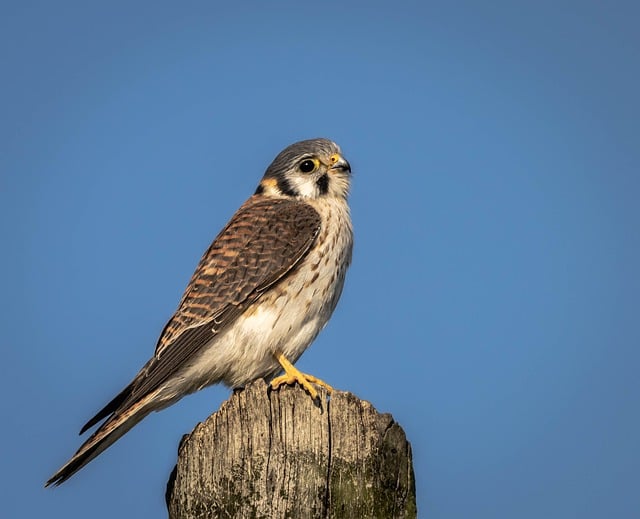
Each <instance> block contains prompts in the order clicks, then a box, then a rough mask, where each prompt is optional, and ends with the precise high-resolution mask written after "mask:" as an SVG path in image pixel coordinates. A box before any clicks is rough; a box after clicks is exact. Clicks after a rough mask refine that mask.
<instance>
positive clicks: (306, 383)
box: [270, 353, 333, 400]
mask: <svg viewBox="0 0 640 519" xmlns="http://www.w3.org/2000/svg"><path fill="white" fill-rule="evenodd" d="M274 356H275V358H276V359H277V361H278V362H279V363H280V365H281V366H282V367H283V369H284V371H285V374H284V375H280V376H279V377H276V378H274V379H273V380H272V381H271V384H270V385H271V389H278V388H279V387H280V386H281V385H282V384H289V385H291V384H295V383H296V382H297V383H298V384H300V385H301V386H302V387H303V388H304V389H305V390H306V391H307V393H309V394H310V395H311V398H313V399H314V400H317V398H318V392H317V391H316V388H315V387H313V386H312V385H311V384H316V385H318V386H322V387H323V388H325V389H326V390H327V391H328V392H329V393H331V392H332V391H333V388H332V387H331V386H330V385H329V384H327V383H326V382H324V381H322V380H320V379H319V378H316V377H314V376H313V375H306V374H305V373H302V372H300V371H299V370H297V369H296V368H295V367H294V365H293V364H291V362H289V361H288V360H287V359H286V357H285V356H284V355H283V354H282V353H278V354H277V355H274Z"/></svg>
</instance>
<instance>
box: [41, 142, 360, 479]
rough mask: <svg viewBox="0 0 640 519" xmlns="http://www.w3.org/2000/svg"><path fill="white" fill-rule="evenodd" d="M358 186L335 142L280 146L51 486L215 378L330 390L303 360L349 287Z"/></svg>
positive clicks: (314, 394) (274, 386)
mask: <svg viewBox="0 0 640 519" xmlns="http://www.w3.org/2000/svg"><path fill="white" fill-rule="evenodd" d="M350 184H351V166H350V165H349V162H348V161H347V160H346V159H345V158H344V156H343V155H342V151H341V149H340V147H339V146H338V145H337V144H336V143H334V142H333V141H331V140H329V139H325V138H318V139H309V140H303V141H300V142H296V143H294V144H291V145H290V146H288V147H286V148H285V149H284V150H282V151H281V152H280V153H279V154H278V155H277V156H276V158H275V159H274V160H273V162H272V163H271V164H270V165H269V167H268V168H267V169H266V171H265V173H264V175H263V177H262V179H261V180H260V182H259V184H258V187H257V189H256V190H255V192H254V194H253V195H252V196H250V197H249V198H248V199H247V200H246V202H244V204H242V206H240V208H239V209H238V210H237V211H236V213H235V214H234V215H233V216H232V218H231V219H230V220H229V222H228V223H227V224H226V226H225V227H224V228H223V229H222V231H220V233H219V234H218V235H217V237H216V238H215V239H214V240H213V242H212V243H211V245H210V246H209V248H208V249H207V250H206V251H205V253H204V255H203V256H202V258H201V260H200V262H199V263H198V265H197V267H196V270H195V272H194V274H193V276H192V277H191V280H190V281H189V283H188V285H187V287H186V289H185V291H184V294H183V296H182V299H181V300H180V303H179V304H178V308H177V310H176V312H175V313H174V314H173V316H172V317H171V318H170V319H169V321H168V322H167V324H166V326H165V327H164V329H163V330H162V332H161V334H160V337H159V339H158V342H157V345H156V348H155V352H154V354H153V356H152V357H151V359H150V360H149V361H148V362H147V363H146V364H145V365H144V366H143V367H142V369H141V370H140V371H139V372H138V374H137V375H136V376H135V377H134V379H133V380H132V381H131V382H130V383H129V385H127V386H126V387H125V388H124V389H123V390H122V391H121V392H120V393H119V394H118V395H117V396H115V398H113V399H112V400H111V401H110V402H109V403H108V404H107V405H106V406H104V407H103V408H102V409H101V410H100V411H99V412H98V413H97V414H96V415H95V416H94V417H93V418H91V419H90V420H89V421H88V422H87V423H86V424H85V425H84V427H82V429H81V431H80V434H81V435H82V434H84V433H85V432H86V431H87V430H89V429H91V428H92V427H94V426H95V425H97V424H99V423H100V422H102V423H101V425H99V427H98V428H97V429H96V430H95V432H93V434H91V435H90V436H89V438H88V439H87V440H86V441H85V442H84V443H83V444H82V445H81V446H80V448H79V449H78V450H77V452H76V453H75V454H74V455H73V456H72V457H71V458H70V459H69V461H67V462H66V463H65V464H64V465H63V466H62V467H61V468H60V469H59V470H58V471H57V472H56V473H55V474H53V476H51V478H50V479H49V480H47V482H46V483H45V487H48V486H50V485H54V486H58V485H60V484H61V483H63V482H64V481H66V480H67V479H69V478H70V477H71V476H72V475H74V474H75V473H76V472H77V471H78V470H80V469H81V468H82V467H84V466H85V465H86V464H87V463H89V462H90V461H91V460H93V459H94V458H95V457H96V456H98V455H99V454H100V453H102V452H103V451H104V450H105V449H107V448H108V447H110V446H111V445H112V444H113V443H114V442H116V441H117V440H118V439H119V438H121V437H122V436H123V435H124V434H125V433H126V432H128V431H129V430H130V429H131V428H132V427H134V426H135V425H136V424H138V423H139V422H140V421H141V420H142V419H143V418H145V417H146V416H147V415H148V414H149V413H151V412H152V411H159V410H161V409H163V408H166V407H168V406H169V405H171V404H173V403H175V402H176V401H178V400H179V399H181V398H182V397H184V396H186V395H188V394H190V393H194V392H196V391H198V390H200V389H202V388H204V387H207V386H210V385H212V384H217V383H223V384H225V385H226V386H228V387H230V388H234V389H236V388H242V387H244V386H245V385H247V384H248V383H250V382H252V381H254V380H257V379H259V378H266V379H270V385H269V390H275V389H278V388H279V387H281V386H282V385H284V384H287V385H293V384H296V383H297V384H300V385H301V386H302V387H303V388H304V389H305V390H306V392H308V393H309V395H310V396H311V398H313V399H314V400H316V401H319V400H318V399H319V396H318V391H317V390H316V388H315V387H314V386H320V387H324V388H326V389H327V391H329V392H331V391H332V389H333V388H332V387H331V386H330V385H329V384H327V383H326V382H324V381H322V380H321V379H319V378H316V377H314V376H312V375H309V374H305V373H302V372H300V371H299V370H298V369H297V368H296V367H295V366H294V364H295V362H296V361H297V360H298V358H299V357H300V356H301V355H302V354H303V353H304V351H305V350H306V349H307V347H308V346H309V345H310V344H311V343H312V342H313V340H314V339H315V338H316V336H317V335H318V333H319V332H320V331H321V330H322V328H324V326H325V325H326V324H327V321H328V320H329V318H330V317H331V315H332V313H333V311H334V309H335V307H336V305H337V303H338V299H339V298H340V295H341V293H342V289H343V286H344V281H345V274H346V271H347V269H348V267H349V265H350V263H351V257H352V250H353V226H352V221H351V216H350V209H349V204H348V195H349V189H350ZM283 371H284V373H283V374H282V375H280V376H276V375H278V374H279V373H282V372H283ZM274 377H275V378H274Z"/></svg>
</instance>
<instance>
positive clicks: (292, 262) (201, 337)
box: [127, 196, 321, 401]
mask: <svg viewBox="0 0 640 519" xmlns="http://www.w3.org/2000/svg"><path fill="white" fill-rule="evenodd" d="M320 226H321V220H320V216H319V215H318V213H317V212H316V210H315V209H313V208H312V207H311V206H310V205H308V204H306V203H304V202H302V201H298V200H292V199H284V198H283V199H280V198H266V199H265V198H264V197H261V196H253V197H251V198H249V200H247V201H246V202H245V203H244V204H243V205H242V207H240V209H239V210H238V212H237V213H236V214H235V215H234V217H233V218H232V219H231V221H230V222H229V223H228V224H227V226H226V227H225V228H224V229H223V230H222V231H221V232H220V234H219V235H218V236H217V237H216V239H215V240H214V241H213V243H212V244H211V246H210V247H209V249H208V250H207V251H206V252H205V254H204V255H203V257H202V259H201V260H200V263H199V264H198V267H197V268H196V271H195V272H194V274H193V276H192V278H191V281H190V282H189V285H188V286H187V289H186V290H185V293H184V295H183V296H182V300H181V301H180V305H179V307H178V310H177V311H176V313H175V314H174V315H173V317H172V318H171V319H170V320H169V322H168V323H167V325H166V326H165V328H164V330H163V332H162V334H161V336H160V339H159V340H158V345H157V347H156V352H155V356H154V357H153V358H152V359H151V360H150V361H149V362H148V363H147V365H146V366H145V367H144V368H143V370H142V371H141V372H140V374H139V375H138V377H136V378H137V380H136V381H134V387H133V391H132V393H131V396H130V397H129V398H128V399H127V400H128V401H133V400H137V399H139V398H141V397H142V396H143V395H145V394H147V393H149V392H150V391H153V390H154V389H156V388H157V387H159V385H160V384H161V383H162V382H163V381H165V380H166V379H167V378H168V377H170V376H171V375H172V374H173V373H175V372H176V371H177V370H178V369H179V368H180V367H181V366H182V365H183V364H184V362H185V360H188V359H190V358H192V357H193V355H194V354H196V353H197V352H198V351H199V350H200V348H201V347H202V346H204V345H205V344H206V343H207V342H209V341H210V340H211V339H212V338H213V337H214V335H215V334H216V333H219V332H220V331H221V330H223V329H224V328H225V327H226V326H228V325H229V324H230V323H232V322H233V321H234V320H235V319H236V317H237V316H238V315H239V314H240V313H242V312H243V311H244V310H245V309H246V308H247V307H248V306H249V305H251V304H252V303H253V302H255V301H256V300H257V299H258V298H259V297H260V295H261V293H262V292H263V291H264V290H265V289H267V288H268V287H270V286H272V285H273V284H274V283H277V282H278V281H279V280H280V279H282V278H283V277H285V276H286V275H287V274H288V273H289V272H291V271H292V270H293V269H295V267H296V265H297V264H298V262H299V261H300V260H301V259H302V258H303V257H304V256H305V255H306V254H307V252H308V251H309V249H310V248H311V246H312V245H313V243H314V241H315V239H316V237H317V235H318V232H319V231H320Z"/></svg>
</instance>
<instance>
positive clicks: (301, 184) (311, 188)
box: [290, 176, 318, 198]
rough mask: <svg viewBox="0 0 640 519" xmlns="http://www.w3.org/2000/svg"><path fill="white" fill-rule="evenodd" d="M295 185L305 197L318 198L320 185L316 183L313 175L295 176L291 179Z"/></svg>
mask: <svg viewBox="0 0 640 519" xmlns="http://www.w3.org/2000/svg"><path fill="white" fill-rule="evenodd" d="M290 182H291V184H292V185H293V186H294V190H295V191H297V192H298V193H299V194H300V195H301V196H303V197H305V198H317V197H318V186H317V185H316V183H315V179H314V178H313V177H312V176H305V177H298V176H296V177H294V178H292V179H291V180H290Z"/></svg>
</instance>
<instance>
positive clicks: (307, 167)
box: [298, 159, 318, 173]
mask: <svg viewBox="0 0 640 519" xmlns="http://www.w3.org/2000/svg"><path fill="white" fill-rule="evenodd" d="M317 167H318V164H317V161H315V160H311V159H306V160H303V161H302V162H301V163H300V164H299V165H298V169H299V170H300V171H302V172H303V173H311V172H312V171H313V170H314V169H316V168H317Z"/></svg>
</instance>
